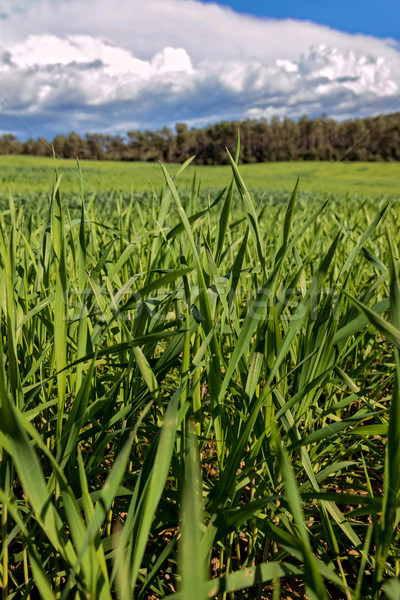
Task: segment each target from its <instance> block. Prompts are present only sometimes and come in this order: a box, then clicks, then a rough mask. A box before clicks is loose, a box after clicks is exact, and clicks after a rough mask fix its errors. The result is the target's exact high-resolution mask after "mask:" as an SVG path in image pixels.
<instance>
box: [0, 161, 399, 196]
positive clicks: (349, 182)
mask: <svg viewBox="0 0 400 600" xmlns="http://www.w3.org/2000/svg"><path fill="white" fill-rule="evenodd" d="M58 168H59V171H60V173H61V174H62V176H63V190H64V193H69V192H79V180H78V177H77V175H76V169H75V161H74V160H63V161H61V162H59V164H58ZM168 169H169V170H170V172H171V173H174V172H176V171H177V169H178V166H177V165H169V166H168ZM82 170H83V172H84V178H85V184H86V186H87V190H88V191H90V190H92V191H93V192H96V193H100V194H103V193H105V192H108V191H116V192H120V191H123V192H130V191H131V190H132V189H133V190H134V191H143V190H148V189H149V181H151V182H152V184H153V185H154V186H155V187H159V186H160V185H161V184H162V183H163V175H162V172H161V169H160V167H159V165H158V164H155V163H126V162H108V161H103V162H98V161H83V162H82ZM53 171H54V161H53V159H51V158H35V157H31V156H19V157H14V156H0V193H2V192H8V191H9V190H10V191H11V192H12V193H13V194H26V193H38V192H42V191H43V190H45V189H47V188H48V182H49V179H50V178H51V176H52V173H53ZM194 172H196V174H197V176H198V180H199V181H201V183H202V186H203V188H204V189H220V188H221V187H223V186H225V185H227V184H228V183H229V181H230V177H231V173H230V167H229V166H222V167H204V166H197V167H189V168H188V169H187V170H186V171H185V172H184V173H183V175H182V177H181V178H180V180H179V182H180V185H182V186H188V185H190V184H191V182H192V178H193V174H194ZM241 172H242V174H243V177H244V178H245V180H246V182H247V185H248V186H249V188H250V189H253V190H262V191H263V192H265V193H268V192H269V191H270V190H291V189H293V186H294V184H295V182H296V179H297V177H298V175H299V174H301V176H302V190H303V192H308V191H315V192H324V193H329V194H330V193H334V194H352V195H359V196H367V197H376V196H383V195H387V196H396V195H397V194H398V193H399V186H400V164H399V163H361V162H360V163H339V164H337V165H334V163H328V162H289V163H284V162H283V163H266V164H255V165H243V166H242V167H241Z"/></svg>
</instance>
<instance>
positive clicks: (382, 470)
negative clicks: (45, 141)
mask: <svg viewBox="0 0 400 600" xmlns="http://www.w3.org/2000/svg"><path fill="white" fill-rule="evenodd" d="M236 155H238V152H237V154H236ZM229 160H230V164H229V166H226V167H212V168H205V167H201V168H200V167H193V166H192V165H191V164H186V165H184V166H183V167H178V166H168V165H167V166H166V167H165V166H163V167H162V166H160V165H155V164H134V163H132V164H131V163H111V162H110V163H96V162H85V163H82V165H81V168H80V167H79V165H78V166H77V165H76V163H74V162H69V161H61V162H57V164H56V166H57V169H58V173H55V171H54V168H55V163H54V162H53V161H52V160H49V159H34V158H29V157H26V158H23V157H22V158H21V157H17V158H15V157H1V158H0V166H1V170H0V172H1V175H0V182H1V189H0V192H1V206H2V211H1V213H0V336H1V344H0V513H1V532H0V540H1V545H0V591H1V594H2V600H12V599H15V600H17V599H18V600H19V599H24V600H36V599H38V598H42V599H43V600H60V599H61V600H69V599H73V600H89V599H90V600H97V599H99V600H114V599H118V600H131V599H132V598H135V599H136V600H157V599H161V598H170V600H206V599H207V598H208V599H210V598H214V599H218V600H235V599H236V600H255V599H258V600H266V599H272V600H279V599H282V600H289V599H290V600H295V599H301V600H306V599H307V600H377V599H382V600H398V598H400V579H399V576H400V545H399V540H400V530H399V520H400V497H399V495H400V283H399V266H400V257H399V243H400V223H399V219H398V214H399V213H398V211H399V191H398V180H399V174H400V170H399V165H398V164H394V163H393V164H382V163H379V164H363V163H354V164H340V165H337V166H335V167H334V168H333V165H331V164H326V163H287V164H285V163H282V164H266V165H245V166H239V167H238V166H237V164H236V162H235V160H234V159H233V158H231V157H230V158H229ZM300 172H301V173H302V179H301V183H300V188H299V187H298V185H299V184H298V181H297V176H298V174H299V173H300ZM194 173H195V174H196V178H195V179H193V177H194ZM148 180H151V182H152V187H151V186H150V185H149V183H148ZM296 182H297V183H296ZM200 183H201V185H199V184H200ZM287 190H290V191H287ZM9 191H11V194H9V193H8V192H9ZM120 192H123V193H120ZM131 192H133V193H132V195H131ZM389 200H390V201H389Z"/></svg>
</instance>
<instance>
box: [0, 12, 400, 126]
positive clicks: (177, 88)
mask: <svg viewBox="0 0 400 600" xmlns="http://www.w3.org/2000/svg"><path fill="white" fill-rule="evenodd" d="M0 16H1V18H0V130H3V131H15V132H16V133H18V134H19V135H20V136H21V137H29V135H34V134H39V135H47V136H51V135H54V134H56V133H60V132H64V133H67V132H69V131H71V130H75V131H77V132H78V133H85V132H87V131H103V132H124V131H127V130H128V129H135V128H155V127H162V126H163V125H173V124H174V123H176V122H179V121H185V122H188V123H189V124H192V125H201V124H206V123H210V122H214V121H217V120H222V119H233V118H239V119H241V118H261V117H265V118H270V117H272V116H274V115H276V116H289V117H292V118H296V117H299V116H301V115H303V114H308V115H311V116H316V115H320V114H321V113H323V112H325V113H327V114H328V115H329V116H331V117H334V118H337V119H344V118H349V117H357V116H366V115H371V114H377V113H379V112H386V111H390V110H395V109H396V108H399V106H400V103H398V104H396V102H398V100H399V98H400V96H399V94H400V60H399V59H400V48H399V45H398V44H397V43H396V42H394V41H393V40H380V39H377V38H374V37H370V36H362V35H350V34H346V33H343V32H339V31H336V30H333V29H330V28H328V27H323V26H319V25H316V24H314V23H311V22H305V21H293V20H274V19H258V18H252V17H248V16H244V15H239V14H237V13H235V12H233V11H232V10H230V9H226V8H222V7H220V6H218V5H212V4H207V5H204V4H202V3H201V2H198V1H195V0H134V1H133V2H132V1H131V0H115V1H114V2H109V1H108V0H97V1H95V0H79V2H77V1H75V0H52V1H50V0H34V1H33V2H30V3H25V2H22V1H20V2H15V0H13V3H11V2H6V3H5V4H4V7H2V11H1V14H0ZM29 128H30V129H29Z"/></svg>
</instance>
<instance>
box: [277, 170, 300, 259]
mask: <svg viewBox="0 0 400 600" xmlns="http://www.w3.org/2000/svg"><path fill="white" fill-rule="evenodd" d="M299 185H300V175H299V176H298V178H297V181H296V185H295V186H294V189H293V192H292V195H291V197H290V200H289V204H288V205H287V208H286V213H285V218H284V220H283V225H282V230H281V234H280V238H281V239H280V245H279V249H278V252H277V254H276V256H275V261H274V262H275V265H276V264H277V263H278V261H279V260H280V259H281V258H282V256H283V255H284V253H285V251H286V248H287V245H288V240H289V233H290V228H291V225H292V219H293V213H294V209H295V206H296V200H297V194H298V191H299Z"/></svg>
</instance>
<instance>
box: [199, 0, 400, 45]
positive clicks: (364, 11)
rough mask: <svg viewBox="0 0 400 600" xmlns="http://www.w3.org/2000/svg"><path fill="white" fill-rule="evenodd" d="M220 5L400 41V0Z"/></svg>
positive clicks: (257, 0) (231, 1) (230, 1)
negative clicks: (308, 21) (309, 21)
mask: <svg viewBox="0 0 400 600" xmlns="http://www.w3.org/2000/svg"><path fill="white" fill-rule="evenodd" d="M202 1H203V2H204V3H205V4H207V3H210V2H212V0H202ZM218 4H221V5H225V6H230V7H231V8H233V9H234V10H236V11H239V12H242V13H248V14H252V15H257V16H259V17H272V18H278V19H287V18H290V19H301V20H306V19H309V20H311V21H314V22H315V23H319V24H320V25H329V26H330V27H334V28H335V29H340V30H341V31H347V32H349V33H364V34H367V35H374V36H376V37H383V38H384V37H392V38H394V39H396V40H400V2H399V0H381V1H380V2H378V1H377V0H364V1H360V0H334V1H331V0H329V1H328V0H302V1H299V0H279V1H278V2H276V1H273V2H271V1H267V2H263V1H262V0H221V1H220V2H218Z"/></svg>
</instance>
